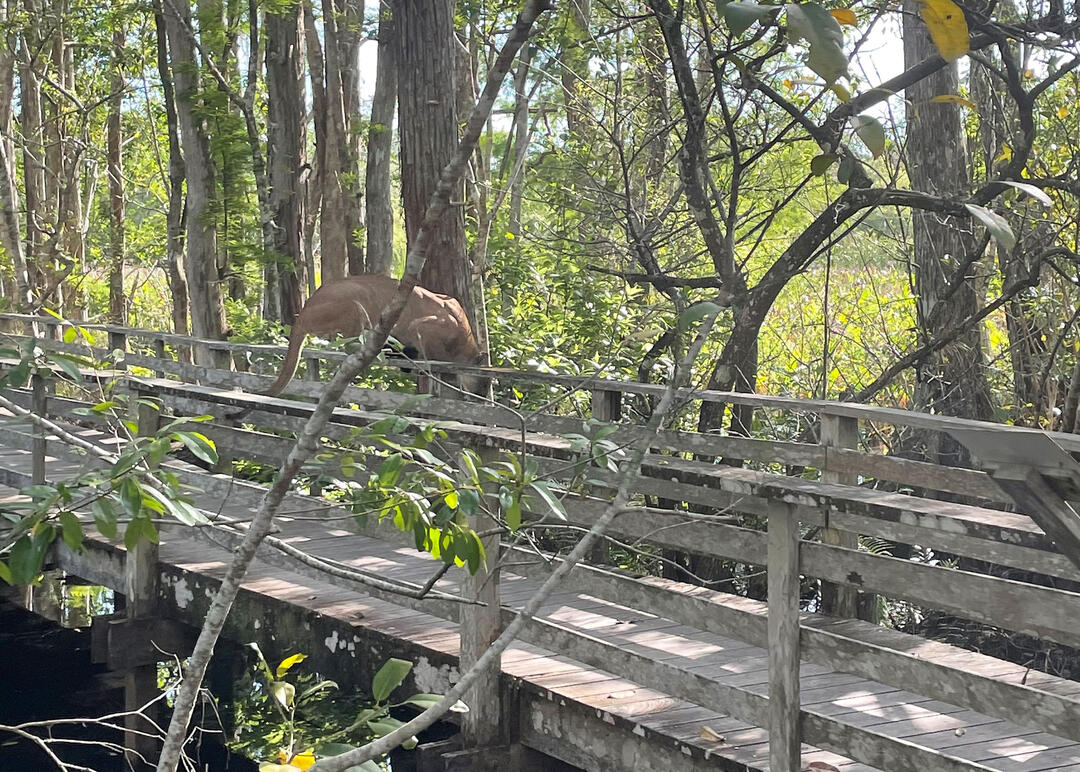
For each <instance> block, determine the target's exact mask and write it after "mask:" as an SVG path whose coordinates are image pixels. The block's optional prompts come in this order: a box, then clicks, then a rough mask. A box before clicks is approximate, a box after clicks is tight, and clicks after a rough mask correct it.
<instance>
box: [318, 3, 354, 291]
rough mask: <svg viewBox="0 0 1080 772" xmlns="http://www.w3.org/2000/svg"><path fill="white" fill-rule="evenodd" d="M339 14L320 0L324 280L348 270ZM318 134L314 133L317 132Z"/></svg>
mask: <svg viewBox="0 0 1080 772" xmlns="http://www.w3.org/2000/svg"><path fill="white" fill-rule="evenodd" d="M338 17H339V14H338V13H337V9H336V8H335V5H334V0H323V40H324V43H325V45H324V46H323V49H322V53H323V60H324V65H325V72H324V78H325V81H324V82H325V90H324V92H323V93H324V104H323V107H324V109H325V111H326V112H325V117H324V119H323V126H324V129H323V141H324V147H323V151H322V153H321V154H320V159H321V160H322V161H323V164H324V167H323V171H322V173H321V175H320V178H321V182H322V219H321V220H320V235H321V242H322V278H323V282H326V281H329V280H331V279H339V278H341V277H343V276H346V275H347V274H348V268H349V243H350V242H351V241H352V234H351V233H350V230H349V225H350V223H349V212H348V209H349V206H348V201H347V200H346V183H345V181H344V179H343V177H344V175H345V171H346V168H347V167H346V165H345V159H346V158H347V153H348V149H347V147H346V135H345V101H344V94H343V93H342V82H341V61H340V59H341V50H340V48H339V46H338V34H337V26H338V22H339V18H338ZM316 137H317V135H316Z"/></svg>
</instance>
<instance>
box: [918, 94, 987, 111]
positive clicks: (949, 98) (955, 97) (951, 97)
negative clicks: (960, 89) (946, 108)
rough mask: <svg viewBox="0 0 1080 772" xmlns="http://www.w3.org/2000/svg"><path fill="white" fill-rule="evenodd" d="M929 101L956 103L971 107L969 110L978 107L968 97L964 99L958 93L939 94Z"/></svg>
mask: <svg viewBox="0 0 1080 772" xmlns="http://www.w3.org/2000/svg"><path fill="white" fill-rule="evenodd" d="M930 101H931V102H952V103H953V104H956V105H963V106H964V107H967V108H968V109H971V110H977V109H979V108H977V107H976V106H975V103H974V102H972V101H971V100H970V99H964V98H963V97H962V96H960V95H959V94H941V95H940V96H936V97H934V98H933V99H931V100H930Z"/></svg>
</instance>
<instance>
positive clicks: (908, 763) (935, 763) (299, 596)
mask: <svg viewBox="0 0 1080 772" xmlns="http://www.w3.org/2000/svg"><path fill="white" fill-rule="evenodd" d="M213 479H220V478H213ZM221 484H222V485H227V484H228V483H227V482H226V481H221ZM208 489H209V488H208ZM804 546H806V545H804ZM192 560H193V562H198V563H203V562H205V560H206V558H205V556H204V554H203V553H202V552H201V551H199V550H194V551H193V552H192ZM200 593H201V591H197V592H196V597H197V598H200V597H201V594H200ZM308 597H310V593H309V592H304V591H297V592H296V594H295V598H296V600H297V601H298V602H309V601H305V599H306V598H308ZM616 648H617V647H616ZM630 664H631V666H632V667H633V665H634V664H635V663H630ZM661 664H663V663H661ZM675 670H678V668H675ZM640 671H642V668H639V667H633V672H634V674H633V675H630V676H628V677H632V678H634V679H635V680H638V681H639V682H640V679H638V678H637V673H638V672H640ZM669 674H670V673H669V672H668V671H664V672H660V673H656V675H657V677H658V678H665V679H666V676H667V675H669ZM646 685H647V684H646ZM665 691H666V692H667V693H670V691H668V690H666V689H665ZM828 731H830V732H834V731H835V732H838V733H840V734H843V732H845V731H846V730H833V729H832V728H828ZM808 739H809V738H808ZM845 741H846V740H845ZM893 745H894V744H892V743H891V744H890V745H889V746H887V747H885V748H884V750H882V748H881V747H879V746H878V745H877V744H876V741H874V744H873V745H872V747H868V750H867V752H868V753H871V752H873V753H885V754H886V755H885V756H884V758H887V759H888V760H889V761H890V762H892V761H893V758H892V755H891V754H893ZM898 748H899V750H898V751H896V753H898V754H899V757H900V760H899V761H898V762H897V763H890V764H886V765H883V766H882V767H881V768H883V769H890V770H892V769H906V768H915V767H914V766H912V764H914V763H916V762H917V763H918V764H921V765H922V767H923V768H927V769H950V768H964V767H951V766H949V764H950V763H951V760H950V759H949V758H948V757H943V756H937V757H919V758H918V759H915V758H914V757H913V756H911V754H912V753H913V752H915V751H913V750H912V749H910V748H906V747H905V746H903V744H901V745H899V746H898ZM967 768H969V769H970V768H975V769H978V768H979V767H977V766H975V767H967Z"/></svg>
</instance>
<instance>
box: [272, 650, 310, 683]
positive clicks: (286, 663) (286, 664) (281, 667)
mask: <svg viewBox="0 0 1080 772" xmlns="http://www.w3.org/2000/svg"><path fill="white" fill-rule="evenodd" d="M305 659H307V654H301V653H297V654H293V655H292V656H291V657H286V658H285V659H283V660H281V663H280V664H278V666H277V671H276V673H275V675H276V677H277V678H284V677H285V674H286V673H288V672H289V669H290V668H291V667H292V666H293V665H296V664H298V663H300V662H303V661H304V660H305Z"/></svg>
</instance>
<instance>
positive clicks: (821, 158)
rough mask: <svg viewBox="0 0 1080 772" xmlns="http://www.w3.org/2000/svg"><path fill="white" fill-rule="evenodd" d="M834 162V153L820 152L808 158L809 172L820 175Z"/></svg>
mask: <svg viewBox="0 0 1080 772" xmlns="http://www.w3.org/2000/svg"><path fill="white" fill-rule="evenodd" d="M834 163H836V153H822V154H821V155H816V156H814V157H813V158H811V159H810V173H811V174H813V175H815V176H818V177H820V176H821V175H823V174H825V172H827V171H828V170H829V167H830V166H832V165H833V164H834Z"/></svg>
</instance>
